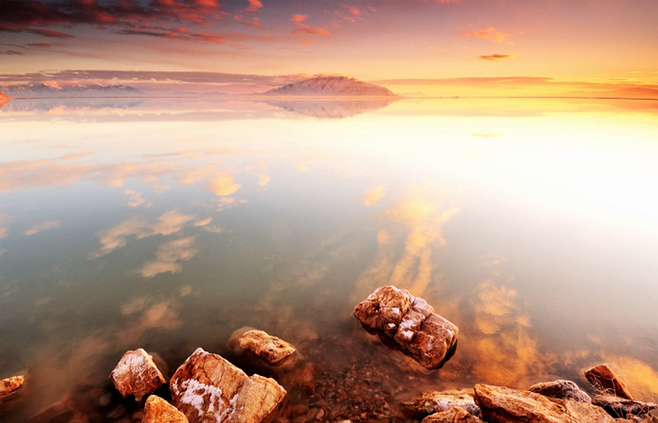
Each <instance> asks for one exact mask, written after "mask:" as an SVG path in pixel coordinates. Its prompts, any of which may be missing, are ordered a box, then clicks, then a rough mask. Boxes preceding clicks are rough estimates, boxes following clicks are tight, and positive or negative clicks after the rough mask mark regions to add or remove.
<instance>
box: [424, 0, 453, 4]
mask: <svg viewBox="0 0 658 423" xmlns="http://www.w3.org/2000/svg"><path fill="white" fill-rule="evenodd" d="M423 1H424V2H425V3H440V4H448V3H461V0H423Z"/></svg>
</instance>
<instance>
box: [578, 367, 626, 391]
mask: <svg viewBox="0 0 658 423" xmlns="http://www.w3.org/2000/svg"><path fill="white" fill-rule="evenodd" d="M584 375H585V379H587V381H588V382H589V383H591V384H592V386H594V387H595V388H596V389H597V390H599V391H601V392H602V393H604V394H609V395H614V396H617V397H620V398H626V399H633V397H632V396H631V393H630V392H628V388H626V384H625V383H624V382H623V381H622V380H621V379H620V378H619V377H618V376H617V375H616V374H614V372H613V371H612V369H610V367H608V365H607V364H599V365H598V366H594V367H592V368H590V369H587V370H585V372H584Z"/></svg>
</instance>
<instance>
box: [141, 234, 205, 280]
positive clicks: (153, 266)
mask: <svg viewBox="0 0 658 423" xmlns="http://www.w3.org/2000/svg"><path fill="white" fill-rule="evenodd" d="M194 241H195V238H194V237H187V238H180V239H176V240H174V241H169V242H167V243H164V244H162V245H161V246H160V247H159V248H158V250H157V251H156V253H155V260H152V261H147V262H146V263H144V264H143V265H142V267H140V268H139V269H138V270H137V273H139V274H140V275H142V276H143V277H145V278H152V277H154V276H156V275H158V274H160V273H179V272H180V271H181V270H182V268H183V265H182V263H181V262H183V261H188V260H190V259H191V258H192V257H194V256H195V255H196V254H197V253H198V252H199V250H198V249H197V248H195V247H194Z"/></svg>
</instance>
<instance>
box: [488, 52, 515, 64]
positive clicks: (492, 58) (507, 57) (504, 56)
mask: <svg viewBox="0 0 658 423" xmlns="http://www.w3.org/2000/svg"><path fill="white" fill-rule="evenodd" d="M511 59H514V55H511V54H500V53H494V54H487V55H485V56H480V60H487V61H490V62H495V61H499V60H511Z"/></svg>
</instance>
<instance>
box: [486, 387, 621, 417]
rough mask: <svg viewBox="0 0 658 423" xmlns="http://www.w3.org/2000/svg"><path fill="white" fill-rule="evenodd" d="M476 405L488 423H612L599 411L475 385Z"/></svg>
mask: <svg viewBox="0 0 658 423" xmlns="http://www.w3.org/2000/svg"><path fill="white" fill-rule="evenodd" d="M475 403H476V404H477V405H478V406H480V409H481V410H482V416H483V417H482V418H483V420H485V421H487V422H489V423H517V422H518V423H530V422H532V423H558V422H564V423H590V422H591V423H614V422H615V420H614V419H613V418H612V417H610V416H609V415H608V414H607V413H606V412H605V411H604V410H603V409H602V408H600V407H596V406H594V405H592V404H587V403H583V402H576V401H570V400H563V399H549V398H548V397H545V396H543V395H540V394H536V393H534V392H529V391H521V390H518V389H512V388H504V387H499V386H491V385H481V384H477V385H475Z"/></svg>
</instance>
